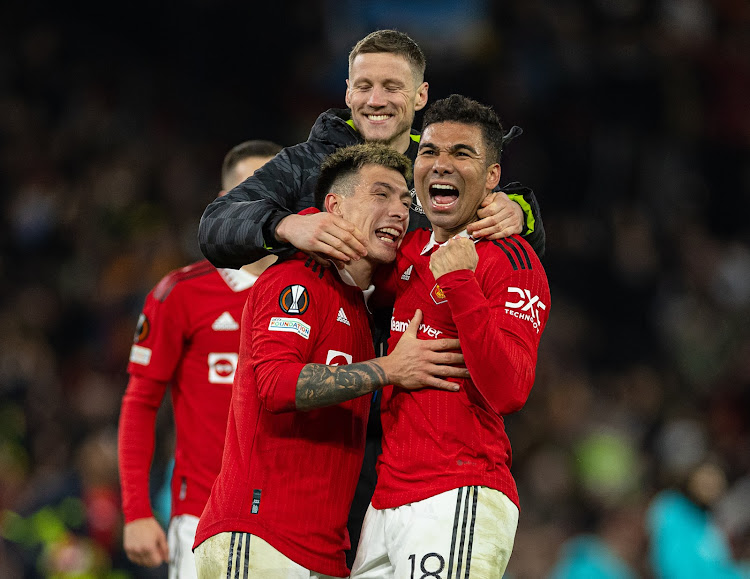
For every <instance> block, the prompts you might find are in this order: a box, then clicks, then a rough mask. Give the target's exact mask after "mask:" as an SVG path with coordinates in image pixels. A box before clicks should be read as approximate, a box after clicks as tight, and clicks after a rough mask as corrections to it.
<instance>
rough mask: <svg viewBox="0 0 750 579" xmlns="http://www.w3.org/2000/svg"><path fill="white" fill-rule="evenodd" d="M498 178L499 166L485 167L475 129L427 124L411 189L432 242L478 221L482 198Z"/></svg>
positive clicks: (481, 140) (484, 149) (481, 141)
mask: <svg viewBox="0 0 750 579" xmlns="http://www.w3.org/2000/svg"><path fill="white" fill-rule="evenodd" d="M499 180H500V165H499V164H498V163H492V164H488V163H487V146H486V144H485V142H484V138H483V135H482V129H481V128H480V127H479V126H478V125H470V124H464V123H459V122H453V121H447V122H440V123H433V124H431V125H428V126H427V128H426V129H425V130H424V132H423V133H422V139H421V141H420V143H419V152H418V153H417V158H416V160H415V161H414V187H415V189H416V192H417V196H418V197H419V202H420V203H421V204H422V208H423V209H424V211H425V214H426V215H427V218H428V219H429V220H430V223H432V227H433V230H434V232H435V239H436V240H437V241H439V242H443V241H446V240H448V239H450V237H452V236H453V235H455V234H456V233H459V232H461V231H463V230H464V229H466V226H467V225H468V224H469V223H471V222H473V221H476V220H477V219H478V217H477V210H478V209H479V206H480V205H481V203H482V200H483V199H484V198H485V197H486V196H487V195H488V194H489V193H490V192H491V191H492V190H493V189H494V188H495V186H496V185H497V184H498V182H499Z"/></svg>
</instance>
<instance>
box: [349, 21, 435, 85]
mask: <svg viewBox="0 0 750 579" xmlns="http://www.w3.org/2000/svg"><path fill="white" fill-rule="evenodd" d="M380 52H386V53H390V54H397V55H399V56H403V57H404V58H405V59H406V60H407V62H408V63H409V66H411V69H412V72H413V73H414V76H415V77H416V79H417V83H421V82H422V81H423V80H424V71H425V68H427V59H426V58H425V56H424V53H423V52H422V49H421V48H419V45H418V44H417V43H416V42H415V41H414V40H413V39H412V38H411V37H410V36H409V35H408V34H404V33H403V32H399V31H398V30H376V31H375V32H371V33H370V34H368V35H367V36H365V37H364V38H363V39H362V40H360V41H359V42H357V44H355V45H354V48H352V50H351V52H350V53H349V69H350V70H351V67H352V63H353V62H354V59H355V58H357V56H359V55H360V54H371V53H380Z"/></svg>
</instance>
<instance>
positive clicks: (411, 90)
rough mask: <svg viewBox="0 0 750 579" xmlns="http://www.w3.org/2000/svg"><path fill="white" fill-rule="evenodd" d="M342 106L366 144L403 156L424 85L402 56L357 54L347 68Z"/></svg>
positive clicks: (422, 99) (423, 101)
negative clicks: (383, 146)
mask: <svg viewBox="0 0 750 579" xmlns="http://www.w3.org/2000/svg"><path fill="white" fill-rule="evenodd" d="M346 87H347V88H346V106H348V107H349V108H350V109H351V111H352V120H353V121H354V126H355V127H356V128H357V130H358V131H359V132H360V133H362V136H363V137H364V138H365V140H366V141H378V142H382V143H385V144H386V145H389V146H391V147H393V148H394V149H396V150H397V151H398V152H400V153H403V152H405V151H406V149H407V148H408V147H409V140H410V137H409V131H410V129H411V126H412V123H413V122H414V113H415V112H416V111H418V110H420V109H422V108H423V107H424V106H425V104H426V103H427V83H426V82H421V81H420V80H419V79H418V78H417V76H416V75H415V73H414V71H413V70H412V68H411V67H410V66H409V62H408V61H407V60H406V58H404V57H403V56H400V55H397V54H391V53H388V52H372V53H365V54H360V55H358V56H357V57H356V58H355V59H354V61H353V62H352V64H351V66H350V67H349V78H348V79H347V81H346Z"/></svg>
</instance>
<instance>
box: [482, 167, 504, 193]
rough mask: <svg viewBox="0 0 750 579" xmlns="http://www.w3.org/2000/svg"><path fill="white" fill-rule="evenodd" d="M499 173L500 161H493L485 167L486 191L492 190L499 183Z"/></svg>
mask: <svg viewBox="0 0 750 579" xmlns="http://www.w3.org/2000/svg"><path fill="white" fill-rule="evenodd" d="M500 173H501V169H500V163H493V164H492V165H490V166H489V167H487V181H486V182H485V187H487V190H488V191H493V190H494V189H495V187H497V186H498V184H499V183H500Z"/></svg>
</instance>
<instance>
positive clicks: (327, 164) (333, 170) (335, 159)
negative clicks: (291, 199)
mask: <svg viewBox="0 0 750 579" xmlns="http://www.w3.org/2000/svg"><path fill="white" fill-rule="evenodd" d="M365 165H380V166H382V167H386V168H388V169H393V170H394V171H398V172H399V173H400V174H401V175H403V177H404V180H405V181H406V182H407V183H408V182H409V180H410V179H411V161H410V160H409V158H408V157H406V156H405V155H402V154H401V153H399V152H397V151H395V150H394V149H392V148H391V147H388V146H387V145H383V144H382V143H363V144H360V145H352V146H351V147H343V148H341V149H338V150H337V151H334V152H333V153H331V154H330V155H328V157H326V158H325V159H324V161H323V163H322V164H321V166H320V176H319V177H318V182H317V184H316V186H315V206H316V207H318V208H319V209H323V202H324V201H325V198H326V195H328V193H330V192H331V191H332V190H333V189H334V188H341V189H343V190H345V191H346V193H344V195H346V194H347V193H348V192H349V191H350V190H351V189H352V188H353V187H354V185H355V183H356V179H355V178H356V177H357V176H358V173H359V170H360V169H362V167H364V166H365ZM342 185H343V187H342Z"/></svg>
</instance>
